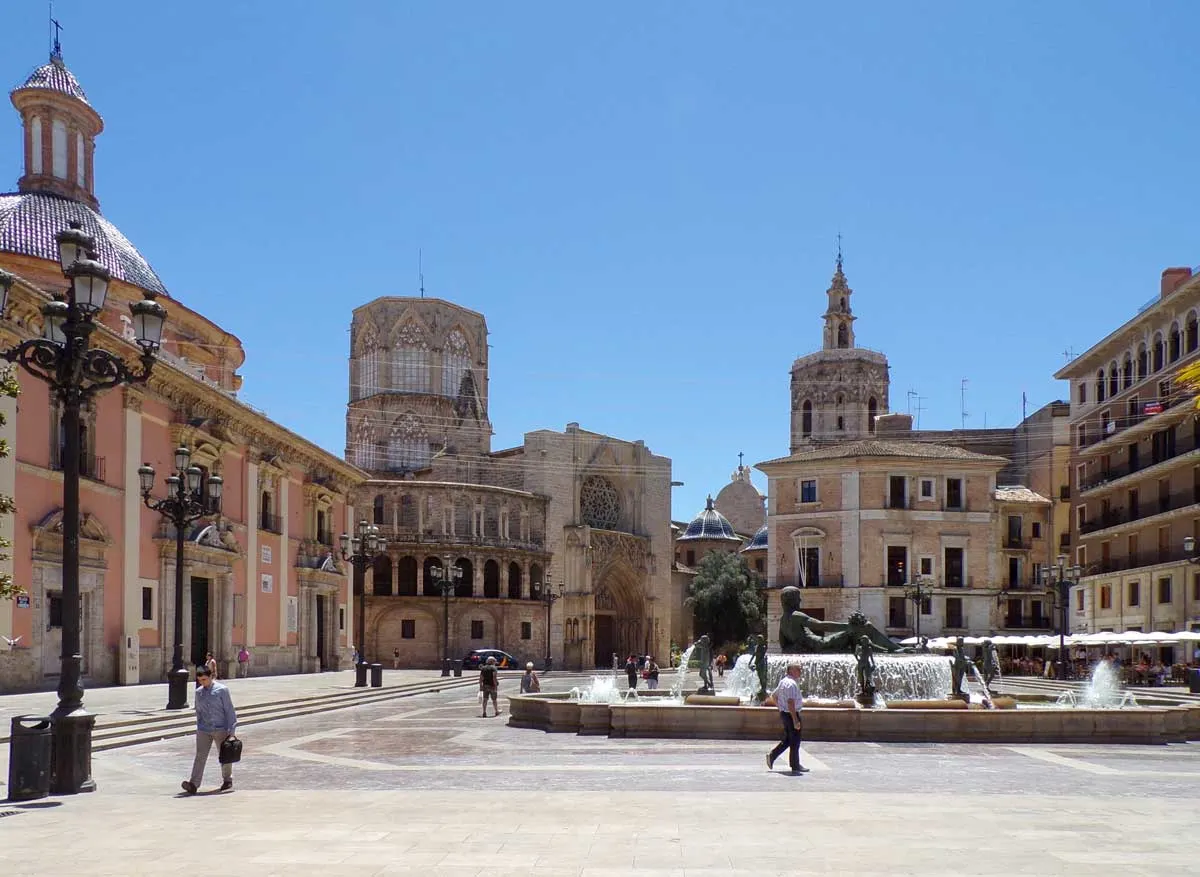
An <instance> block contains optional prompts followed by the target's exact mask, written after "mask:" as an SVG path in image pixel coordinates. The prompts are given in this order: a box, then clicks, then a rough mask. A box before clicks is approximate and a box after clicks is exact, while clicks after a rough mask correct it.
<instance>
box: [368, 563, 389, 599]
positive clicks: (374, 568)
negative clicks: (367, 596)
mask: <svg viewBox="0 0 1200 877" xmlns="http://www.w3.org/2000/svg"><path fill="white" fill-rule="evenodd" d="M371 573H372V575H371V578H372V579H374V585H375V587H374V588H372V593H373V594H374V595H375V596H376V597H390V596H392V559H391V558H390V557H388V556H387V555H386V554H381V555H379V556H378V557H377V558H375V561H374V562H373V563H372V564H371Z"/></svg>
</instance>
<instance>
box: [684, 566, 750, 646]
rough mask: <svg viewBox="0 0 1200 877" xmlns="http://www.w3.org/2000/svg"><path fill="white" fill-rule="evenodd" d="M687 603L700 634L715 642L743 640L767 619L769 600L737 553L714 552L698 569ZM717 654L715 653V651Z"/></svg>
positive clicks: (697, 632)
mask: <svg viewBox="0 0 1200 877" xmlns="http://www.w3.org/2000/svg"><path fill="white" fill-rule="evenodd" d="M686 605H688V606H690V607H691V608H692V614H693V616H694V617H695V631H696V634H697V636H698V635H700V634H702V633H706V634H708V636H709V639H711V640H712V641H713V642H714V643H730V642H744V641H745V639H746V637H747V636H749V635H750V634H751V633H756V632H759V631H760V630H761V629H762V627H763V625H764V624H765V622H766V617H767V605H766V599H765V598H764V596H763V593H762V591H761V589H760V586H759V580H758V576H756V575H755V574H754V573H753V572H751V571H750V568H749V567H748V566H747V565H746V562H745V561H744V560H743V559H742V558H741V557H739V556H738V555H737V554H729V553H726V552H724V551H713V552H710V553H709V554H707V555H705V557H704V558H703V559H702V560H701V561H700V563H699V565H698V566H697V568H696V577H695V578H694V579H692V584H691V586H690V588H689V589H688V597H687V600H686ZM714 654H715V653H714Z"/></svg>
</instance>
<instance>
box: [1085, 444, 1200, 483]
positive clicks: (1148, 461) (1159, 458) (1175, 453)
mask: <svg viewBox="0 0 1200 877" xmlns="http://www.w3.org/2000/svg"><path fill="white" fill-rule="evenodd" d="M1198 448H1200V434H1197V435H1192V436H1179V437H1177V438H1176V439H1175V442H1174V445H1173V446H1172V447H1170V448H1169V449H1167V450H1165V451H1161V452H1159V453H1152V454H1150V455H1149V456H1148V457H1146V458H1145V459H1144V460H1143V459H1141V457H1140V456H1139V458H1138V459H1136V460H1129V461H1127V462H1125V463H1122V464H1120V465H1119V466H1109V467H1108V468H1107V469H1104V470H1102V471H1100V472H1097V473H1096V474H1095V475H1092V476H1090V477H1088V478H1085V479H1083V480H1082V481H1081V482H1080V484H1079V491H1080V493H1085V492H1086V491H1089V490H1092V489H1094V488H1096V487H1100V486H1101V485H1103V484H1108V483H1109V482H1112V481H1116V480H1117V479H1118V478H1124V477H1125V476H1127V475H1133V474H1134V473H1137V472H1141V471H1143V470H1145V469H1149V468H1150V467H1151V466H1157V465H1158V464H1159V463H1165V462H1167V461H1168V460H1173V459H1175V458H1176V457H1182V456H1183V455H1184V454H1190V453H1191V452H1192V451H1195V450H1197V449H1198Z"/></svg>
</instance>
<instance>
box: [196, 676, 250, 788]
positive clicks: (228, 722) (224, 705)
mask: <svg viewBox="0 0 1200 877" xmlns="http://www.w3.org/2000/svg"><path fill="white" fill-rule="evenodd" d="M196 681H197V682H199V683H200V687H199V688H197V689H196V759H195V760H194V761H193V762H192V776H191V778H190V779H186V780H184V781H183V790H184V791H185V792H187V793H188V794H189V795H194V794H196V790H197V789H198V788H200V783H201V782H203V780H204V765H205V764H207V763H208V753H209V750H210V749H212V747H213V744H214V743H215V744H216V746H217V752H218V753H220V751H221V744H222V743H224V742H225V738H226V737H230V736H232V735H233V733H234V731H236V730H237V712H236V711H235V710H234V708H233V701H232V700H230V698H229V689H228V688H226V687H225V685H223V684H222V683H220V682H218V681H217V680H216V679H214V678H213V675H212V673H210V672H209V670H208V668H207V667H198V668H196ZM232 788H233V765H232V764H222V765H221V791H222V792H227V791H229V790H230V789H232Z"/></svg>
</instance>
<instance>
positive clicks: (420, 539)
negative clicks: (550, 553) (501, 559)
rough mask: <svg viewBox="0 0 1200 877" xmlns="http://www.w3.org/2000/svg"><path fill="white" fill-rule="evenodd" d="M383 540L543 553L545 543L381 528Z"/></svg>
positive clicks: (541, 541) (530, 540)
mask: <svg viewBox="0 0 1200 877" xmlns="http://www.w3.org/2000/svg"><path fill="white" fill-rule="evenodd" d="M379 530H380V533H381V535H382V536H383V538H384V539H385V540H386V541H387V542H389V543H398V544H400V545H465V546H466V545H479V546H486V547H491V548H507V549H512V550H514V551H543V550H544V549H545V545H546V543H545V541H544V540H543V539H541V538H529V539H513V538H508V539H505V538H503V537H500V536H489V535H480V536H474V535H471V534H463V533H457V534H453V535H451V534H449V533H445V534H443V533H422V532H421V531H420V530H418V529H416V528H415V527H411V528H410V527H391V526H380V528H379Z"/></svg>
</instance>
